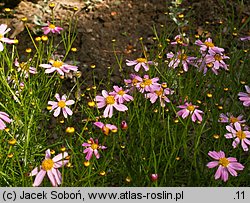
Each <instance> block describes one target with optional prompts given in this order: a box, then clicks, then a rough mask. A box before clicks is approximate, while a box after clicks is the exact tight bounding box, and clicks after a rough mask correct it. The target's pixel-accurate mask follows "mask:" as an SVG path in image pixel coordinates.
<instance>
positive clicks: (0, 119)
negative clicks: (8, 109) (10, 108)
mask: <svg viewBox="0 0 250 203" xmlns="http://www.w3.org/2000/svg"><path fill="white" fill-rule="evenodd" d="M4 122H6V123H10V122H12V120H11V119H10V118H9V115H8V114H7V113H5V112H2V111H0V130H4V129H5V128H6V124H5V123H4Z"/></svg>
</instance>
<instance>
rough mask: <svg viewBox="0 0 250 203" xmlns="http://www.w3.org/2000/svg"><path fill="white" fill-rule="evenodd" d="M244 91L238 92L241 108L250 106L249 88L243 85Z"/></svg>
mask: <svg viewBox="0 0 250 203" xmlns="http://www.w3.org/2000/svg"><path fill="white" fill-rule="evenodd" d="M245 88H246V91H247V93H245V92H240V93H239V94H238V96H239V100H240V101H242V102H243V106H250V87H249V86H247V85H245Z"/></svg>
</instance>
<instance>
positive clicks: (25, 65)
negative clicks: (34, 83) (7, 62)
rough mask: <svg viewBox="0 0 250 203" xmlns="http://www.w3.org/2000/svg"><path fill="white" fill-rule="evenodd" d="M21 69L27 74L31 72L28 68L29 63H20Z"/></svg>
mask: <svg viewBox="0 0 250 203" xmlns="http://www.w3.org/2000/svg"><path fill="white" fill-rule="evenodd" d="M19 68H21V69H22V70H24V71H27V72H28V71H29V67H28V66H27V63H24V62H22V63H19Z"/></svg>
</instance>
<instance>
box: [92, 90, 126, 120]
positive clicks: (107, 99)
mask: <svg viewBox="0 0 250 203" xmlns="http://www.w3.org/2000/svg"><path fill="white" fill-rule="evenodd" d="M95 100H96V101H97V108H103V107H104V106H106V108H105V110H104V113H103V117H104V118H107V117H109V118H111V117H112V115H113V107H115V109H116V110H118V111H127V110H128V108H127V107H126V106H125V105H124V104H118V103H117V101H116V99H115V97H114V96H113V95H110V94H109V93H108V92H107V91H106V90H102V96H96V98H95Z"/></svg>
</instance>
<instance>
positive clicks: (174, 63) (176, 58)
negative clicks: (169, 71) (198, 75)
mask: <svg viewBox="0 0 250 203" xmlns="http://www.w3.org/2000/svg"><path fill="white" fill-rule="evenodd" d="M167 58H170V59H171V61H170V62H169V64H168V67H170V68H171V67H172V68H174V69H175V68H176V67H178V66H179V64H180V63H181V64H182V66H183V70H184V71H186V72H187V71H188V65H189V64H191V65H193V64H194V63H193V61H194V60H195V59H196V58H195V57H190V56H187V55H186V54H184V53H181V52H180V51H179V52H177V55H174V54H173V53H168V54H167Z"/></svg>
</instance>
